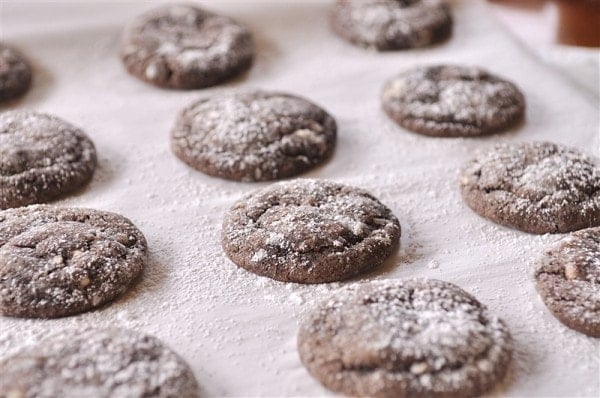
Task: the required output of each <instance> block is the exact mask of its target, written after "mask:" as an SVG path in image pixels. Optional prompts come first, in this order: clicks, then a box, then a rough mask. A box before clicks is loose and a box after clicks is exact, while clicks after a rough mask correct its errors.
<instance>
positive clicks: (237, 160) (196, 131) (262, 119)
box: [171, 90, 336, 181]
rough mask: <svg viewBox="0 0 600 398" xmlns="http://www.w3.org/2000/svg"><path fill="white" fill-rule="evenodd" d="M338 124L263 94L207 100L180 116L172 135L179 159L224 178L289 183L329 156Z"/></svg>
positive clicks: (300, 103)
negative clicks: (287, 178) (288, 179)
mask: <svg viewBox="0 0 600 398" xmlns="http://www.w3.org/2000/svg"><path fill="white" fill-rule="evenodd" d="M335 139H336V123H335V121H334V119H333V118H332V117H331V116H330V115H329V114H328V113H327V112H325V111H324V110H323V109H321V108H319V107H318V106H316V105H314V104H312V103H310V102H309V101H307V100H305V99H303V98H299V97H296V96H293V95H289V94H284V93H275V92H265V91H260V90H253V91H245V92H234V93H228V94H222V95H220V96H214V97H208V98H203V99H201V100H199V101H196V102H194V103H193V104H191V105H190V106H188V107H187V108H186V109H184V110H183V112H181V114H180V115H179V117H178V119H177V123H176V125H175V127H174V128H173V130H172V132H171V143H172V148H173V151H174V152H175V154H176V155H177V156H178V157H180V158H181V159H182V160H183V161H185V162H186V163H188V164H189V165H191V166H192V167H195V168H197V169H199V170H201V171H204V172H206V173H208V174H211V175H217V176H220V177H225V178H230V179H235V180H243V181H265V180H272V179H276V178H283V177H289V176H291V175H294V174H298V173H300V172H302V171H305V170H307V169H309V168H311V167H314V166H315V165H317V164H319V163H321V162H323V161H324V160H325V159H326V158H328V157H329V155H331V153H332V151H333V147H334V144H335Z"/></svg>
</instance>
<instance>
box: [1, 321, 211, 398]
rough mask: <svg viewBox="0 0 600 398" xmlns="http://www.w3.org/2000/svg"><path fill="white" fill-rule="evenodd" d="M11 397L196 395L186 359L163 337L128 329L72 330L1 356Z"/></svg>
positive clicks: (5, 393) (168, 397)
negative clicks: (162, 340)
mask: <svg viewBox="0 0 600 398" xmlns="http://www.w3.org/2000/svg"><path fill="white" fill-rule="evenodd" d="M0 375H1V377H0V395H1V396H3V397H7V398H25V397H36V398H55V397H96V398H109V397H110V398H142V397H150V396H151V397H156V398H195V397H198V396H199V393H198V386H197V384H196V381H195V379H194V376H193V373H192V371H191V370H190V369H189V367H188V365H187V364H186V363H185V362H183V360H182V359H181V358H180V357H179V356H178V355H177V354H175V353H174V352H173V351H171V350H170V349H169V348H167V347H165V346H164V345H163V344H162V343H161V342H160V341H159V340H158V339H156V338H154V337H151V336H148V335H142V334H139V333H137V332H134V331H132V330H126V329H116V328H110V329H98V328H89V329H87V330H83V331H82V330H74V329H71V330H66V331H64V332H63V333H61V334H59V335H54V336H52V337H49V338H47V339H45V340H44V341H43V342H42V343H40V345H38V346H35V347H31V348H29V349H27V350H23V351H21V352H19V353H17V354H16V355H14V356H12V357H8V358H6V359H4V360H2V361H0Z"/></svg>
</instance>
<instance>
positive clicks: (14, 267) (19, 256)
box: [0, 205, 147, 318]
mask: <svg viewBox="0 0 600 398" xmlns="http://www.w3.org/2000/svg"><path fill="white" fill-rule="evenodd" d="M146 254H147V246H146V239H145V238H144V236H143V235H142V233H141V232H140V231H139V230H138V229H137V228H136V227H135V226H134V225H133V224H132V223H131V221H129V220H128V219H126V218H125V217H123V216H120V215H118V214H115V213H109V212H104V211H98V210H92V209H78V208H60V207H53V206H48V205H32V206H27V207H21V208H17V209H8V210H4V211H1V212H0V314H2V315H7V316H15V317H27V318H55V317H61V316H67V315H73V314H77V313H80V312H83V311H87V310H90V309H92V308H95V307H98V306H100V305H102V304H104V303H107V302H109V301H111V300H113V299H115V298H116V297H117V296H119V295H120V294H122V293H123V292H124V291H125V290H127V288H128V287H129V286H130V284H131V283H132V281H133V280H134V279H135V278H136V277H137V276H138V275H139V274H140V273H141V272H142V269H143V268H144V265H145V262H146Z"/></svg>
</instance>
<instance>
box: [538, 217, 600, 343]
mask: <svg viewBox="0 0 600 398" xmlns="http://www.w3.org/2000/svg"><path fill="white" fill-rule="evenodd" d="M534 279H535V283H536V288H537V291H538V292H539V294H540V296H541V297H542V300H543V301H544V303H545V304H546V306H547V307H548V309H550V311H551V312H552V314H554V316H555V317H556V318H557V319H558V320H559V321H561V322H562V323H564V324H565V325H567V326H568V327H570V328H571V329H575V330H577V331H578V332H581V333H585V334H587V335H589V336H594V337H600V228H588V229H583V230H581V231H577V232H573V233H572V234H570V235H569V236H567V237H566V238H563V239H561V240H560V241H558V242H557V243H556V244H554V245H553V246H551V247H550V249H548V250H547V251H546V254H545V255H544V256H543V257H542V258H541V259H540V260H539V261H538V262H537V264H536V266H535V270H534Z"/></svg>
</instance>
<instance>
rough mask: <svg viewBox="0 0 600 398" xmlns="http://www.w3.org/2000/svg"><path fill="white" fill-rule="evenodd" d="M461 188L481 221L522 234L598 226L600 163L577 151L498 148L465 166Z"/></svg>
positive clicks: (547, 146)
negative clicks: (507, 226) (499, 225)
mask: <svg viewBox="0 0 600 398" xmlns="http://www.w3.org/2000/svg"><path fill="white" fill-rule="evenodd" d="M460 186H461V190H462V192H463V196H464V198H465V201H466V202H467V204H468V205H469V206H470V207H472V208H473V209H474V210H475V211H477V212H478V213H480V214H481V215H482V216H485V217H488V218H491V219H492V220H494V221H496V222H499V223H501V224H505V225H510V226H514V227H516V228H519V229H523V230H525V231H530V232H537V233H544V232H567V231H572V230H577V229H580V228H585V227H592V226H597V225H600V160H599V159H598V158H596V157H594V156H590V155H588V154H586V153H584V152H582V151H580V150H579V149H576V148H571V147H567V146H564V145H559V144H554V143H550V142H532V143H530V142H522V143H512V144H499V145H497V146H495V147H494V148H493V149H492V150H488V151H485V152H483V153H480V154H479V155H478V156H476V157H475V158H473V159H472V160H471V161H469V162H467V163H466V165H465V166H464V167H463V169H462V171H461V176H460Z"/></svg>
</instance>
